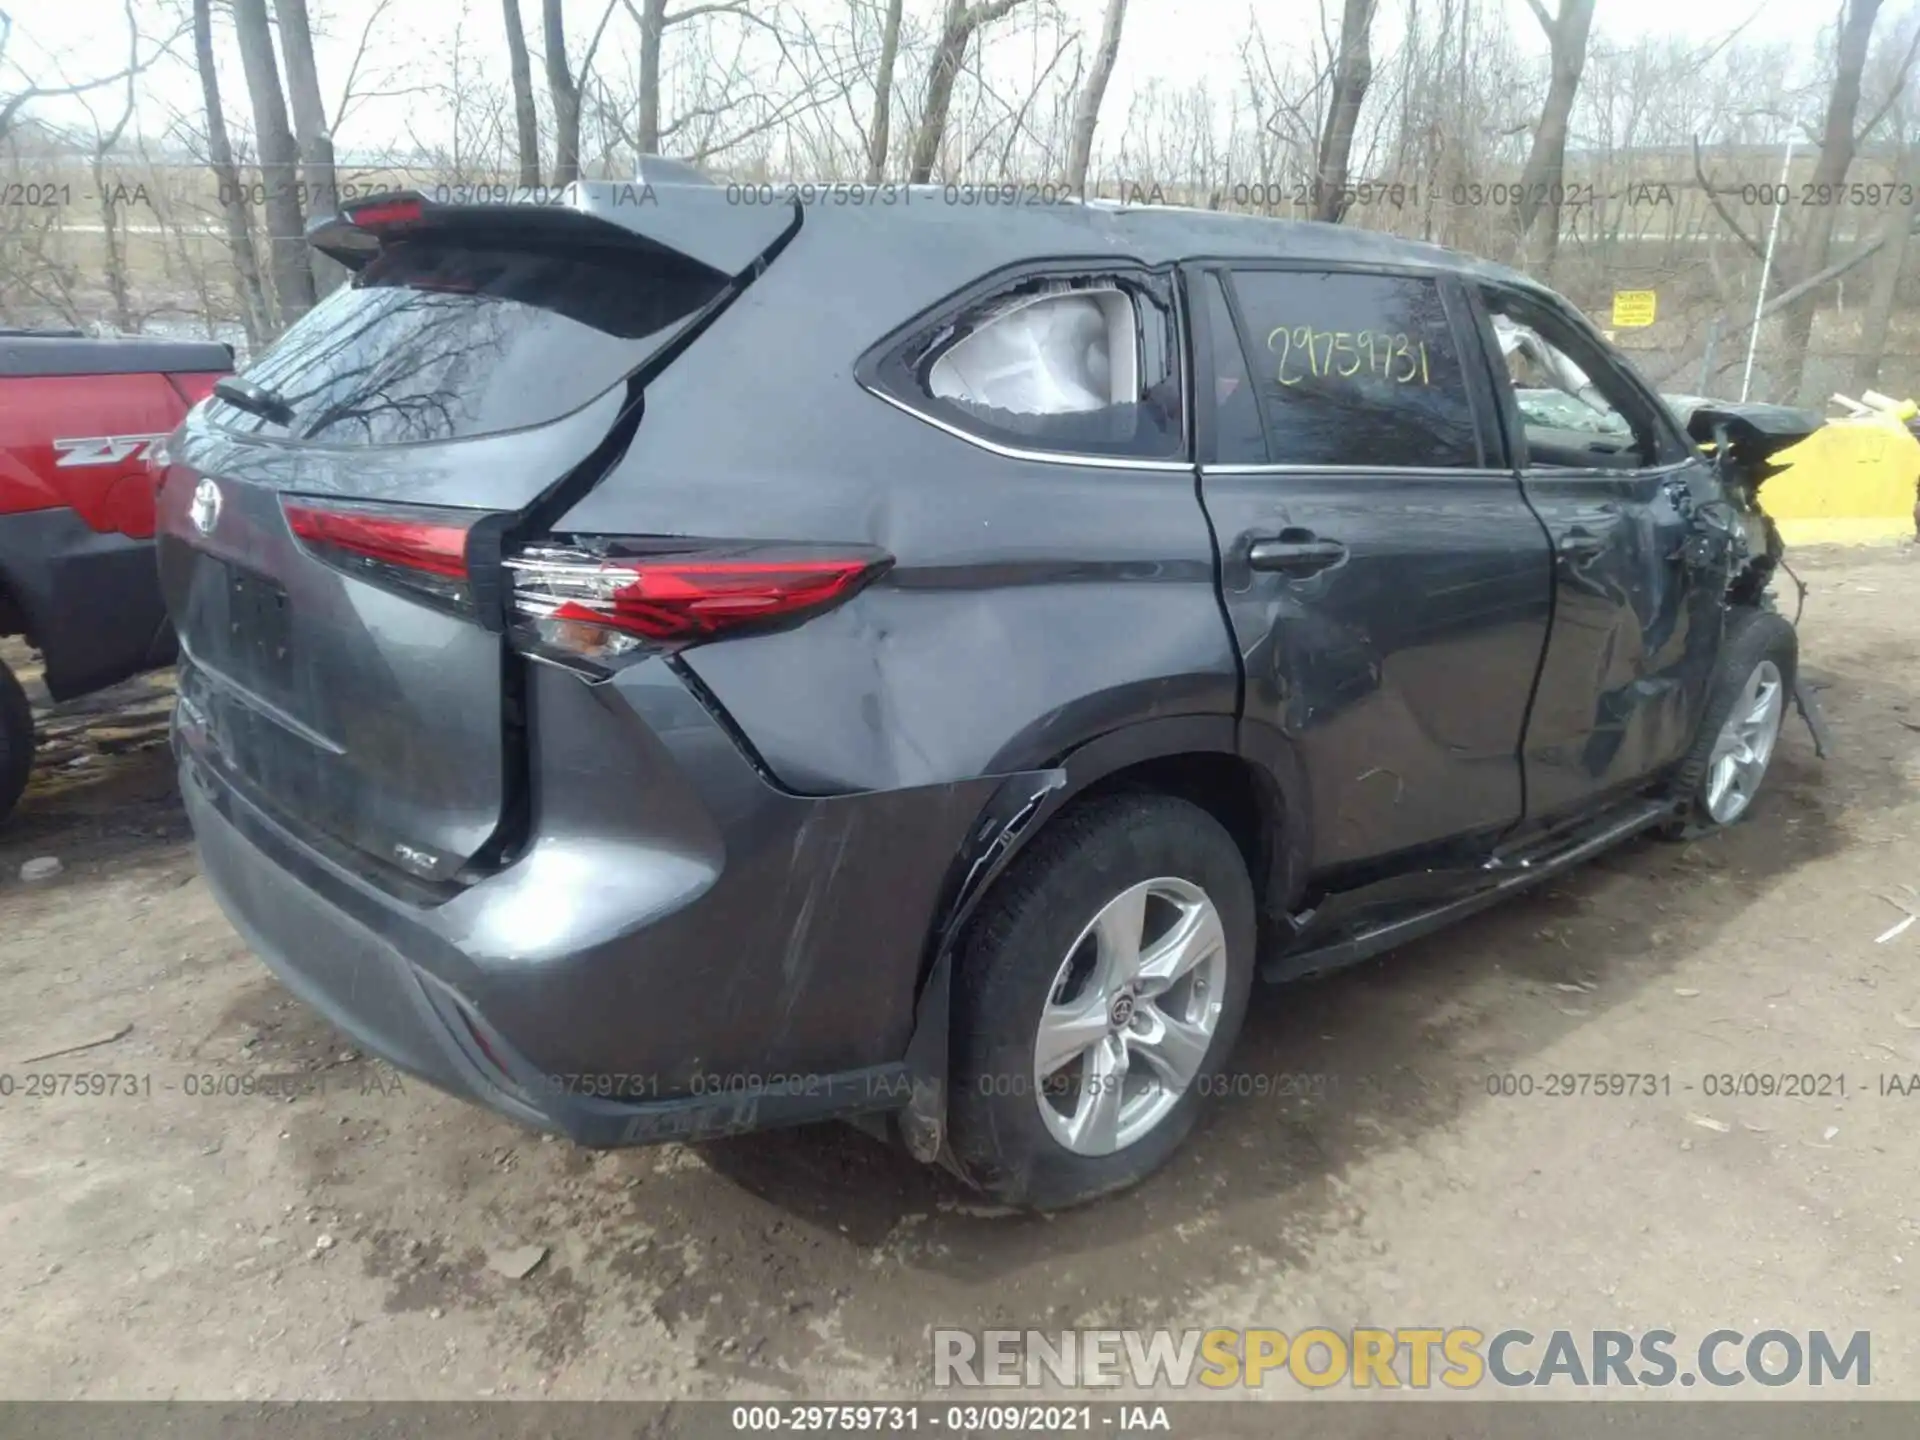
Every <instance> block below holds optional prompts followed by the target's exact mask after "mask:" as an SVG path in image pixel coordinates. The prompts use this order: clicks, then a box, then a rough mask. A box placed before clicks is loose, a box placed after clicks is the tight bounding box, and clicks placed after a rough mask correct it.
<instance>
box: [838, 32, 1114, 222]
mask: <svg viewBox="0 0 1920 1440" xmlns="http://www.w3.org/2000/svg"><path fill="white" fill-rule="evenodd" d="M1116 3H1125V0H1116ZM904 5H905V0H887V19H886V24H885V27H884V28H883V29H882V30H881V32H880V66H879V68H878V69H877V70H876V71H875V72H874V76H873V124H872V126H871V127H869V129H868V131H867V183H868V184H869V185H878V184H879V183H880V182H881V181H882V180H884V179H886V178H887V150H888V148H889V146H890V145H891V143H892V139H893V137H892V135H891V133H890V130H891V121H892V116H893V66H894V62H895V61H896V60H898V59H899V58H900V12H901V9H902V8H903V7H904Z"/></svg>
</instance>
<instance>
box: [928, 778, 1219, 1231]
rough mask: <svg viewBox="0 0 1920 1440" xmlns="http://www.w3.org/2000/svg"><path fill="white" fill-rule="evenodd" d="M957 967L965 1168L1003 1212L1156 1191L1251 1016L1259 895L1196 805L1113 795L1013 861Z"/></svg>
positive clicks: (1079, 810) (957, 1064)
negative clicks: (1144, 1182) (1155, 1179)
mask: <svg viewBox="0 0 1920 1440" xmlns="http://www.w3.org/2000/svg"><path fill="white" fill-rule="evenodd" d="M1129 936H1131V937H1132V938H1131V940H1129V939H1128V937H1129ZM959 962H960V963H959V965H958V967H957V969H956V972H955V976H954V1067H953V1090H952V1096H951V1103H950V1106H949V1112H948V1113H949V1119H950V1121H951V1144H952V1147H953V1153H954V1156H955V1158H956V1159H957V1160H958V1162H959V1164H960V1167H961V1169H962V1170H963V1171H964V1172H965V1174H966V1175H967V1176H968V1177H969V1178H970V1179H971V1180H972V1181H973V1182H974V1184H975V1185H977V1186H978V1187H979V1188H980V1189H981V1190H983V1191H985V1192H986V1193H987V1194H988V1195H989V1196H991V1197H992V1198H994V1199H996V1200H999V1201H1001V1202H1003V1203H1006V1204H1009V1205H1017V1206H1023V1207H1028V1208H1032V1209H1039V1210H1054V1209H1061V1208H1064V1207H1066V1206H1069V1205H1077V1204H1080V1203H1082V1202H1083V1201H1087V1200H1091V1199H1093V1198H1094V1197H1096V1196H1099V1195H1104V1194H1107V1193H1109V1192H1111V1191H1115V1190H1121V1189H1124V1188H1126V1187H1127V1186H1129V1185H1132V1184H1134V1183H1136V1182H1137V1181H1139V1180H1141V1179H1144V1178H1145V1177H1146V1176H1147V1175H1149V1174H1151V1173H1152V1172H1153V1171H1155V1170H1157V1169H1158V1168H1159V1167H1160V1166H1161V1165H1162V1164H1164V1163H1165V1162H1166V1161H1167V1159H1168V1158H1169V1157H1170V1156H1171V1155H1172V1154H1173V1152H1174V1151H1175V1150H1176V1149H1178V1148H1179V1146H1180V1144H1181V1142H1182V1141H1184V1140H1185V1139H1186V1137H1187V1135H1188V1133H1189V1132H1190V1131H1191V1130H1192V1129H1193V1126H1194V1121H1195V1119H1196V1117H1197V1115H1198V1112H1199V1108H1200V1105H1201V1103H1202V1100H1203V1097H1204V1096H1205V1094H1206V1093H1207V1092H1208V1091H1209V1089H1210V1088H1211V1087H1210V1084H1209V1082H1210V1081H1211V1080H1212V1079H1213V1078H1214V1077H1215V1076H1217V1075H1218V1074H1219V1073H1220V1070H1221V1067H1222V1066H1223V1065H1224V1063H1225V1061H1226V1059H1227V1056H1228V1055H1229V1054H1230V1053H1231V1051H1232V1049H1233V1043H1234V1040H1235V1039H1236V1038H1237V1037H1238V1035H1239V1033H1240V1025H1241V1022H1242V1021H1243V1020H1244V1019H1245V1018H1246V1007H1247V994H1248V991H1249V990H1250V989H1251V987H1252V983H1253V968H1254V899H1253V886H1252V883H1251V882H1250V881H1249V880H1248V878H1247V869H1246V863H1245V861H1244V860H1243V859H1242V857H1241V854H1240V850H1239V847H1238V846H1237V845H1235V844H1234V841H1233V837H1232V836H1231V835H1229V834H1228V833H1227V831H1226V830H1225V829H1224V828H1223V827H1222V826H1221V824H1220V822H1219V821H1217V820H1215V819H1214V818H1213V816H1211V815H1209V814H1208V813H1207V812H1206V811H1205V810H1202V809H1201V808H1200V807H1199V806H1197V805H1193V804H1190V803H1189V802H1187V801H1185V800H1179V799H1175V798H1173V797H1171V796H1164V795H1114V796H1107V797H1102V798H1099V799H1096V800H1092V801H1089V802H1087V803H1085V804H1083V805H1080V806H1077V807H1075V808H1074V809H1072V810H1069V811H1068V812H1067V813H1066V814H1064V815H1062V816H1061V817H1060V818H1059V819H1057V820H1056V821H1055V822H1054V823H1053V824H1052V825H1050V826H1049V827H1048V828H1047V829H1046V830H1045V831H1043V832H1042V833H1041V834H1040V835H1039V836H1038V837H1037V838H1036V839H1035V840H1034V841H1033V843H1032V845H1031V847H1030V848H1029V849H1028V851H1027V852H1026V853H1025V854H1024V855H1022V856H1021V857H1020V858H1019V859H1018V860H1016V861H1015V862H1014V866H1013V868H1012V869H1011V870H1010V871H1009V872H1008V873H1007V874H1006V875H1005V876H1004V877H1002V878H1001V880H1000V881H999V882H998V883H997V884H996V886H995V887H994V890H993V892H992V893H991V894H990V895H989V896H988V897H987V899H986V901H985V903H984V904H983V905H982V907H981V910H980V912H979V914H978V915H977V916H976V917H975V919H974V920H973V922H972V923H971V924H970V925H969V927H968V931H967V935H966V938H965V940H964V942H963V944H962V947H961V951H960V955H959ZM1123 996H1124V997H1125V998H1124V999H1123V998H1122V997H1123ZM1043 1027H1044V1028H1043ZM1061 1055H1066V1056H1068V1057H1070V1058H1067V1059H1065V1060H1063V1061H1060V1063H1058V1064H1055V1063H1054V1062H1055V1061H1056V1059H1057V1058H1058V1057H1059V1056H1061ZM1103 1100H1106V1101H1110V1103H1107V1104H1102V1103H1100V1102H1101V1101H1103ZM1043 1107H1047V1109H1050V1110H1051V1112H1052V1113H1051V1114H1048V1113H1046V1111H1045V1110H1043Z"/></svg>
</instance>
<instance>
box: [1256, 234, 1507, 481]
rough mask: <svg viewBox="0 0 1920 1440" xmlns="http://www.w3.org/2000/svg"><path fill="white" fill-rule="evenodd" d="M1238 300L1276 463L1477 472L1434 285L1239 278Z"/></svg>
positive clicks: (1362, 277)
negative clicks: (1465, 469)
mask: <svg viewBox="0 0 1920 1440" xmlns="http://www.w3.org/2000/svg"><path fill="white" fill-rule="evenodd" d="M1233 291H1234V296H1235V298H1236V299H1237V301H1238V303H1239V307H1240V313H1241V316H1242V318H1243V320H1244V322H1245V325H1246V330H1247V346H1248V348H1249V350H1250V351H1251V352H1252V353H1251V355H1250V356H1249V359H1250V363H1251V364H1252V366H1253V373H1254V384H1255V389H1256V391H1257V392H1258V395H1259V399H1260V409H1261V414H1262V419H1263V422H1264V424H1265V427H1266V432H1267V448H1268V450H1269V452H1270V453H1271V455H1272V459H1273V463H1274V464H1276V465H1364V466H1375V465H1377V466H1382V467H1393V468H1410V467H1434V466H1438V467H1443V468H1449V469H1453V468H1462V467H1472V466H1477V465H1479V464H1480V441H1479V435H1478V432H1477V431H1476V429H1475V428H1474V420H1473V410H1472V408H1471V406H1470V405H1469V403H1468V400H1467V382H1466V376H1465V375H1464V374H1463V373H1462V370H1461V366H1460V356H1459V352H1458V351H1457V350H1456V349H1455V347H1454V343H1453V335H1452V330H1451V329H1450V328H1449V326H1448V323H1447V312H1446V307H1445V305H1444V304H1443V303H1442V301H1441V298H1440V289H1439V285H1438V283H1437V282H1435V281H1434V280H1432V279H1430V278H1425V277H1420V276H1404V275H1368V274H1363V273H1349V272H1341V271H1311V270H1240V271H1236V272H1234V275H1233Z"/></svg>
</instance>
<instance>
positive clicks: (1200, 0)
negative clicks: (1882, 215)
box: [0, 0, 1896, 151]
mask: <svg viewBox="0 0 1920 1440" xmlns="http://www.w3.org/2000/svg"><path fill="white" fill-rule="evenodd" d="M908 3H909V8H910V10H912V11H914V12H916V13H920V12H924V13H925V14H927V15H931V14H932V13H933V9H934V5H935V3H936V0H908ZM1057 3H1058V5H1059V8H1060V10H1061V11H1062V12H1063V13H1064V14H1065V15H1066V16H1067V17H1068V19H1069V20H1070V21H1073V22H1077V23H1078V24H1079V26H1080V28H1081V30H1082V32H1083V33H1084V34H1085V35H1086V36H1087V37H1088V40H1089V43H1091V40H1092V38H1093V37H1095V36H1097V34H1098V32H1099V28H1100V16H1101V10H1102V8H1103V0H1057ZM1486 3H1488V4H1492V5H1495V6H1500V7H1503V9H1504V14H1505V16H1506V20H1507V23H1508V24H1509V26H1510V27H1511V28H1512V29H1513V31H1514V33H1515V34H1516V35H1517V36H1518V37H1519V38H1520V39H1521V41H1522V43H1523V44H1524V45H1525V46H1527V47H1528V48H1529V49H1533V50H1539V51H1541V52H1542V53H1544V49H1545V46H1544V42H1543V40H1542V37H1541V33H1540V28H1539V26H1538V24H1537V23H1536V22H1535V20H1534V19H1533V17H1532V15H1531V14H1530V13H1529V12H1528V10H1527V6H1526V0H1486ZM1548 3H1549V5H1550V6H1551V5H1552V4H1553V3H1555V0H1548ZM374 4H375V0H310V8H311V13H312V15H313V18H314V23H315V29H316V31H319V32H322V33H320V34H319V35H318V37H317V47H318V52H319V53H318V63H319V67H320V76H321V84H322V87H323V89H324V90H325V91H326V93H327V102H328V104H329V106H331V105H332V104H334V103H335V96H336V95H337V94H338V93H339V90H340V86H341V84H342V82H343V80H344V78H345V76H346V72H347V69H348V66H349V64H350V63H351V61H352V57H353V52H354V50H355V48H356V47H357V45H358V41H359V36H360V32H361V29H362V27H363V26H364V25H365V22H366V19H367V16H368V15H369V14H370V13H371V12H372V10H373V8H374ZM807 4H808V5H809V7H810V8H812V9H814V10H815V11H816V13H824V12H827V11H830V10H835V9H838V8H840V7H842V6H844V4H845V0H807ZM6 8H7V9H8V10H9V11H10V12H11V14H12V15H13V18H14V39H13V44H12V46H11V47H10V50H9V55H8V60H9V70H12V71H13V73H10V74H7V75H5V76H4V77H0V94H4V93H6V92H8V91H10V90H12V89H13V88H15V86H16V84H17V83H18V79H19V73H18V70H15V69H14V67H19V68H20V69H25V70H26V71H27V72H28V76H29V78H30V79H32V80H35V81H37V82H38V83H42V84H55V83H58V72H61V71H64V72H65V73H66V74H67V75H68V76H69V77H70V78H72V79H83V78H86V77H88V76H92V75H98V74H102V73H110V72H111V71H113V70H114V69H116V68H118V67H119V66H121V65H122V64H124V63H125V61H124V56H125V46H126V40H125V35H126V27H125V23H124V21H123V19H122V10H121V5H120V0H10V3H7V5H6ZM185 8H186V7H185V3H184V0H181V4H180V10H181V11H183V12H184V10H185ZM1895 8H1896V7H1894V6H1889V11H1890V12H1891V11H1892V10H1894V9H1895ZM1837 9H1838V5H1837V0H1830V3H1822V0H1688V3H1686V4H1675V3H1674V0H1599V4H1598V9H1597V12H1596V21H1595V37H1596V38H1595V43H1596V44H1604V43H1607V42H1609V41H1631V40H1632V39H1634V38H1636V37H1637V36H1639V35H1641V34H1667V33H1677V34H1681V35H1684V36H1687V37H1690V38H1697V39H1700V40H1708V39H1712V38H1717V37H1719V36H1721V35H1724V34H1726V33H1727V32H1728V31H1730V30H1732V29H1734V28H1735V27H1738V26H1740V25H1741V24H1742V23H1743V22H1746V28H1745V30H1744V32H1743V33H1744V35H1745V36H1746V37H1747V38H1750V39H1753V40H1757V41H1762V42H1769V41H1772V42H1789V43H1795V44H1797V45H1804V46H1805V47H1806V48H1807V49H1809V50H1810V49H1811V48H1812V47H1813V46H1814V45H1815V44H1816V42H1817V41H1818V39H1819V37H1820V35H1821V32H1822V30H1823V29H1824V28H1825V27H1828V26H1830V25H1831V23H1832V21H1833V18H1834V14H1835V12H1836V11H1837ZM1329 10H1331V12H1332V13H1333V14H1334V16H1335V17H1337V15H1338V10H1339V0H1324V3H1323V0H1253V3H1251V4H1249V3H1248V0H1131V4H1130V5H1129V8H1128V12H1127V21H1126V29H1125V32H1124V36H1123V40H1122V44H1121V49H1120V59H1119V64H1118V67H1117V68H1116V70H1115V73H1114V77H1113V81H1112V84H1111V86H1110V88H1109V90H1108V94H1107V101H1106V106H1105V111H1104V113H1105V115H1106V117H1107V119H1108V122H1109V123H1115V122H1116V121H1119V120H1123V119H1124V117H1125V115H1126V113H1127V106H1128V103H1129V101H1130V99H1131V97H1132V95H1133V94H1134V93H1135V92H1136V91H1137V89H1138V88H1139V87H1140V86H1141V85H1143V84H1145V83H1146V82H1147V81H1148V80H1149V79H1158V80H1160V81H1162V82H1164V83H1166V84H1169V85H1172V86H1175V87H1185V86H1188V85H1191V84H1193V83H1195V82H1198V81H1201V80H1208V81H1210V82H1211V83H1214V84H1217V85H1220V86H1222V87H1223V88H1224V87H1225V86H1226V85H1229V84H1230V83H1231V81H1232V80H1233V78H1235V77H1236V76H1237V75H1238V73H1239V61H1238V50H1239V46H1240V44H1241V41H1242V39H1243V37H1244V35H1245V33H1246V30H1247V26H1248V16H1249V14H1257V15H1258V16H1259V19H1260V22H1261V24H1262V26H1263V28H1264V29H1265V31H1266V33H1267V34H1268V35H1269V36H1271V37H1275V38H1276V39H1282V40H1284V39H1285V38H1287V37H1292V36H1298V37H1300V43H1301V45H1302V48H1303V50H1304V47H1305V44H1306V37H1307V36H1309V35H1310V34H1313V33H1315V32H1317V31H1318V30H1319V29H1320V27H1321V26H1322V24H1323V16H1324V15H1325V14H1326V13H1327V12H1328V11H1329ZM521 12H522V16H523V18H524V19H525V20H526V22H527V25H528V27H529V32H530V33H529V43H530V45H532V46H533V48H534V52H535V57H536V58H535V83H536V85H539V84H540V82H541V77H540V73H539V60H538V53H539V14H540V0H522V3H521ZM567 12H568V25H569V29H570V31H571V32H572V34H571V37H570V38H571V40H572V43H573V46H574V48H575V50H576V53H577V51H578V49H579V47H580V46H581V45H582V44H583V43H584V41H583V36H584V33H585V32H587V31H589V30H590V28H591V26H592V25H593V24H594V23H595V21H596V20H597V19H598V18H599V12H600V5H599V3H597V0H569V3H568V5H567ZM141 13H142V19H143V26H144V28H146V29H147V30H149V31H156V32H157V31H164V30H166V29H167V28H169V22H168V21H167V20H166V19H165V18H164V16H165V15H166V14H170V13H172V12H171V9H170V8H169V9H168V10H166V11H163V10H162V9H161V7H159V6H153V5H149V6H146V7H144V8H143V9H142V11H141ZM1402 13H1404V8H1403V4H1402V3H1401V0H1382V3H1381V10H1380V15H1381V21H1380V29H1381V33H1380V34H1379V36H1378V37H1377V38H1376V52H1377V53H1378V52H1383V51H1385V50H1386V49H1387V48H1389V47H1390V46H1391V44H1392V32H1393V31H1395V30H1397V29H1398V18H1397V17H1398V16H1399V15H1400V14H1402ZM463 14H464V16H465V26H466V29H465V35H466V37H467V41H468V43H469V44H470V45H472V46H475V47H477V48H479V49H480V50H482V51H483V52H484V53H485V54H486V56H487V63H488V65H489V67H490V68H491V69H492V70H493V71H494V73H495V74H496V75H498V76H502V77H504V75H505V73H506V62H505V46H504V42H503V40H502V38H501V37H502V30H501V18H500V6H499V4H498V0H469V3H468V4H467V5H466V6H465V7H464V8H463V7H462V5H460V4H459V3H456V0H389V7H388V10H387V12H386V14H385V15H383V16H382V17H381V19H380V22H379V24H378V25H377V27H376V28H375V30H374V32H373V33H374V41H373V44H372V45H371V47H370V52H371V53H370V55H369V59H368V61H367V62H365V63H367V64H371V65H373V66H375V67H376V68H379V67H389V68H390V67H396V66H398V65H400V64H402V63H404V62H405V60H406V59H407V58H408V57H409V56H418V55H423V54H433V53H436V52H444V50H446V49H447V48H449V46H450V42H451V40H452V37H453V35H454V33H455V30H456V27H457V26H458V25H459V24H460V23H461V19H462V16H463ZM1006 23H1007V22H1003V28H1002V30H1001V33H1002V34H1005V33H1006V32H1005V30H1004V25H1005V24H1006ZM633 28H634V26H633V22H632V20H631V18H630V17H629V16H628V15H627V14H626V13H625V12H624V10H616V12H615V14H614V18H613V21H612V23H611V25H610V26H609V30H608V36H607V39H606V41H605V42H603V56H604V55H606V53H607V52H611V54H612V60H611V63H615V64H618V63H620V57H621V56H622V55H630V54H631V51H632V40H633V36H632V33H631V32H632V31H633ZM219 33H220V36H221V46H222V57H221V63H222V71H223V84H224V86H225V99H226V108H227V111H228V113H229V116H230V117H232V118H233V119H235V120H237V121H241V122H243V123H244V120H245V105H244V96H245V92H244V89H243V88H242V86H241V82H240V77H239V75H238V73H237V71H238V63H237V59H236V57H235V56H234V54H233V46H232V39H231V34H230V33H229V32H227V31H226V29H225V26H224V25H222V26H221V29H220V32H219ZM1003 44H1004V47H1005V48H1006V49H1012V48H1013V47H1014V46H1015V45H1016V44H1018V42H1016V41H1013V40H1011V39H1009V40H1007V41H1005V42H1003ZM181 53H182V55H183V57H185V58H186V59H187V60H190V58H191V53H192V51H191V46H190V44H188V45H183V46H182V47H181ZM997 53H998V47H997ZM48 57H54V58H53V60H52V61H51V62H50V60H49V58H48ZM1042 58H1043V59H1044V57H1042ZM998 61H999V63H1000V64H1002V65H1008V64H1011V65H1015V66H1018V67H1020V68H1021V69H1024V67H1025V63H1026V62H1025V59H1024V57H1023V56H1020V55H1008V54H1004V53H998ZM228 69H231V70H233V71H234V72H235V73H234V74H233V76H232V78H231V80H227V79H225V72H226V71H227V70H228ZM1016 73H1018V72H1017V71H1016ZM148 91H149V93H151V94H153V95H154V96H155V97H156V98H157V99H159V100H161V101H162V102H164V103H163V105H162V106H156V107H153V108H155V109H156V110H157V109H163V108H164V106H165V105H171V106H174V107H177V108H179V109H180V110H185V111H191V110H195V109H197V108H198V104H199V95H198V89H197V86H196V85H195V83H194V79H193V75H192V71H191V70H190V69H189V68H188V66H187V65H186V64H182V65H178V66H173V67H169V69H168V70H167V72H165V73H160V74H156V75H154V76H153V77H152V79H151V81H150V83H149V85H148ZM100 103H101V104H103V106H105V107H107V108H111V107H112V106H113V105H114V104H115V101H114V100H112V99H105V100H103V101H101V102H100ZM408 103H409V102H407V101H405V100H388V101H381V100H377V99H376V100H374V101H371V102H369V103H367V104H366V105H364V106H362V107H360V108H359V109H357V110H355V111H354V112H353V113H352V114H351V115H350V116H349V117H348V119H347V121H346V123H345V124H344V125H343V126H342V127H341V130H340V133H339V134H338V135H337V136H336V137H335V139H336V143H337V144H338V145H339V146H340V147H341V149H342V150H343V151H347V150H356V149H366V148H376V149H378V148H385V147H387V146H388V145H391V144H393V143H395V141H396V140H397V138H398V136H399V135H400V134H401V133H402V131H403V128H404V124H405V121H406V120H407V119H408V118H409V117H408V115H407V114H406V113H405V111H406V107H407V105H408ZM35 113H36V114H38V115H39V116H40V117H41V118H43V119H45V120H48V121H51V122H56V123H60V122H73V121H80V120H83V119H84V116H83V115H81V114H78V113H76V112H75V111H74V110H73V108H72V104H71V102H46V103H43V104H42V105H40V106H39V107H37V109H36V111H35ZM415 118H417V117H415ZM143 123H144V125H145V126H146V127H147V128H148V129H150V130H151V129H157V128H159V127H160V126H161V125H163V124H164V116H163V115H160V114H145V113H143Z"/></svg>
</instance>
